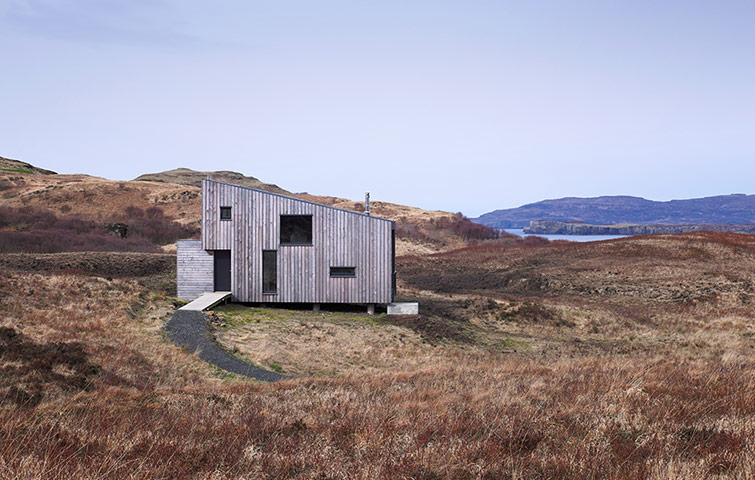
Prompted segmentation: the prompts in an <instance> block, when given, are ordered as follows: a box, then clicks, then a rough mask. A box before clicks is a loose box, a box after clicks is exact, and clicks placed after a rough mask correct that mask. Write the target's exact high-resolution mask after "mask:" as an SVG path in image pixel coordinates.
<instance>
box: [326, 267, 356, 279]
mask: <svg viewBox="0 0 755 480" xmlns="http://www.w3.org/2000/svg"><path fill="white" fill-rule="evenodd" d="M330 276H331V277H336V278H354V277H356V276H357V267H330Z"/></svg>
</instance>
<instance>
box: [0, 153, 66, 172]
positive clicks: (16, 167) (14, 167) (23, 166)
mask: <svg viewBox="0 0 755 480" xmlns="http://www.w3.org/2000/svg"><path fill="white" fill-rule="evenodd" d="M0 172H9V173H25V174H36V175H55V172H53V171H52V170H45V169H44V168H39V167H35V166H34V165H32V164H30V163H26V162H22V161H20V160H11V159H10V158H5V157H0Z"/></svg>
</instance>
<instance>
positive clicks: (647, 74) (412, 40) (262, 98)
mask: <svg viewBox="0 0 755 480" xmlns="http://www.w3.org/2000/svg"><path fill="white" fill-rule="evenodd" d="M753 25H755V2H752V1H742V2H739V1H707V2H701V1H687V0H685V1H663V0H655V1H637V0H632V1H625V2H613V1H605V0H602V1H594V2H586V1H576V0H575V1H567V0H564V1H547V2H546V1H542V2H538V1H516V2H513V1H512V2H507V1H503V0H499V1H478V0H456V1H451V0H436V1H420V0H416V1H415V0H401V1H399V0H374V1H371V2H367V1H329V0H318V1H310V0H307V1H286V0H272V1H264V2H263V1H255V0H249V1H243V0H233V1H232V0H219V1H214V2H208V1H196V0H0V31H2V34H1V35H0V87H1V88H0V156H4V157H10V158H16V159H19V160H23V161H27V162H30V163H33V164H35V165H38V166H41V167H44V168H49V169H52V170H55V171H58V172H60V173H87V174H91V175H97V176H102V177H106V178H110V179H118V180H128V179H132V178H134V177H136V176H137V175H139V174H141V173H146V172H155V171H161V170H167V169H171V168H176V167H189V168H193V169H197V170H218V169H224V170H236V171H240V172H242V173H244V174H247V175H251V176H255V177H258V178H260V179H261V180H263V181H267V182H272V183H277V184H279V185H280V186H282V187H284V188H286V189H288V190H291V191H294V192H302V191H308V192H311V193H316V194H323V195H336V196H341V197H347V198H352V199H361V198H362V197H363V195H364V192H365V191H370V192H371V194H372V199H373V200H384V201H390V202H396V203H402V204H408V205H415V206H419V207H423V208H427V209H442V210H450V211H454V212H456V211H462V212H464V213H465V214H466V215H468V216H471V217H475V216H477V215H479V214H482V213H485V212H488V211H491V210H495V209H498V208H509V207H516V206H519V205H522V204H525V203H529V202H534V201H538V200H542V199H545V198H559V197H565V196H580V197H586V196H597V195H618V194H625V195H637V196H643V197H646V198H649V199H652V200H669V199H673V198H691V197H700V196H708V195H717V194H728V193H755V188H753V186H752V183H753V179H755V28H754V27H753Z"/></svg>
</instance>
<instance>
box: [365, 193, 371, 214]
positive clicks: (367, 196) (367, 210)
mask: <svg viewBox="0 0 755 480" xmlns="http://www.w3.org/2000/svg"><path fill="white" fill-rule="evenodd" d="M364 214H365V215H369V214H370V192H367V193H365V194H364Z"/></svg>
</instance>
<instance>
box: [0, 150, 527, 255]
mask: <svg viewBox="0 0 755 480" xmlns="http://www.w3.org/2000/svg"><path fill="white" fill-rule="evenodd" d="M11 162H16V163H4V164H2V165H7V166H9V167H14V168H8V169H6V170H5V171H3V170H0V196H1V198H0V207H8V208H13V209H16V210H15V211H16V212H21V211H36V212H49V213H52V214H54V215H56V216H57V217H64V216H65V217H77V218H79V219H84V220H87V221H93V222H97V223H98V224H101V225H102V224H112V223H116V222H118V223H120V222H123V223H129V222H128V221H127V218H128V217H129V215H128V214H127V210H129V209H133V208H136V209H141V210H147V209H149V208H154V207H156V208H157V209H159V210H160V212H161V213H160V216H161V217H162V216H164V219H165V220H169V221H174V222H177V223H178V224H180V225H181V226H183V227H185V228H188V229H192V228H193V229H198V228H199V225H200V221H201V195H200V194H201V189H200V187H199V184H200V182H201V179H202V178H206V177H207V176H208V175H209V176H211V177H212V178H213V179H216V180H220V181H226V182H229V183H234V184H238V185H244V186H249V187H252V188H258V189H261V190H266V191H271V192H274V193H280V194H284V195H291V196H294V197H298V198H302V199H305V200H309V201H312V202H316V203H322V204H325V205H330V206H333V207H337V208H343V209H346V210H353V211H358V212H363V211H364V203H362V202H356V201H352V200H348V199H344V198H338V197H330V196H319V195H313V194H309V193H299V194H292V193H290V192H289V191H287V190H285V189H283V188H281V187H279V186H277V185H274V184H271V183H265V182H262V181H260V180H259V179H257V178H254V177H249V176H245V175H243V174H241V173H238V172H230V171H219V172H197V171H194V170H190V169H188V168H178V169H174V170H169V171H166V172H159V173H152V174H146V175H142V176H139V177H137V178H136V179H134V180H131V181H114V180H108V179H105V178H99V177H93V176H89V175H80V174H78V175H65V174H54V175H53V174H52V173H54V172H50V171H49V170H44V169H41V168H38V167H34V166H33V165H31V164H28V163H24V162H18V161H11ZM16 167H17V168H16ZM371 212H372V214H374V215H376V216H380V217H383V218H388V219H390V220H394V221H395V222H396V224H397V234H398V240H399V241H398V242H397V253H398V254H399V255H401V254H407V253H432V252H439V251H444V250H448V249H452V248H458V247H462V246H465V245H467V244H468V242H469V241H470V240H480V239H485V238H492V237H494V236H495V235H496V232H495V231H494V230H492V229H490V228H488V227H484V226H482V225H479V224H475V223H472V222H471V221H470V220H469V219H467V218H466V217H463V216H461V215H460V214H455V213H451V212H444V211H437V210H436V211H429V210H422V209H420V208H416V207H411V206H407V205H398V204H394V203H389V202H381V201H374V202H372V203H371ZM37 223H39V222H37ZM165 225H166V226H167V224H165ZM3 228H5V230H8V229H11V230H16V231H18V230H24V229H28V222H25V223H24V224H23V225H20V226H16V227H14V226H12V225H10V226H6V227H3ZM0 230H2V228H0ZM513 240H515V239H514V238H513V237H512V241H513ZM81 248H83V247H81Z"/></svg>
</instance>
